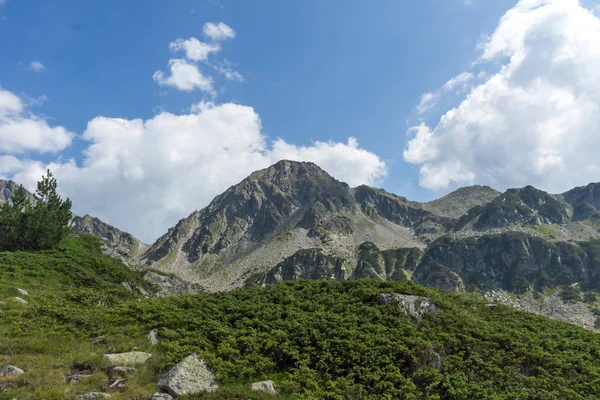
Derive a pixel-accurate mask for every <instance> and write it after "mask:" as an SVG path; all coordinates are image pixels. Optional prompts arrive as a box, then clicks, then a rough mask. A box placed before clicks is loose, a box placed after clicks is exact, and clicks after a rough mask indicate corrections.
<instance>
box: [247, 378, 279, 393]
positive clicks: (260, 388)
mask: <svg viewBox="0 0 600 400" xmlns="http://www.w3.org/2000/svg"><path fill="white" fill-rule="evenodd" d="M250 390H253V391H255V392H265V393H269V394H277V390H275V385H274V384H273V381H261V382H254V383H253V384H252V385H250Z"/></svg>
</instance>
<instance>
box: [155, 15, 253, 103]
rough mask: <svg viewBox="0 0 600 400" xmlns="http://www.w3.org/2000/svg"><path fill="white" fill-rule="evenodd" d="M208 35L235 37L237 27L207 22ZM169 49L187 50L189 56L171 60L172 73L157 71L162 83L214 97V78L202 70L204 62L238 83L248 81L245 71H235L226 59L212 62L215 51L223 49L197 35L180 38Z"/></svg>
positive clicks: (156, 74) (206, 32)
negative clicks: (211, 58) (196, 36)
mask: <svg viewBox="0 0 600 400" xmlns="http://www.w3.org/2000/svg"><path fill="white" fill-rule="evenodd" d="M204 34H205V35H207V36H208V37H210V38H211V39H212V40H213V41H215V42H217V41H221V40H224V39H232V38H234V37H235V32H234V30H233V29H231V28H230V27H229V26H227V25H225V24H224V23H222V22H219V23H218V24H215V23H212V22H209V23H207V24H205V25H204ZM169 48H170V49H171V50H172V51H175V52H180V51H181V52H184V53H185V59H181V58H173V59H171V60H169V68H170V70H171V71H170V72H171V73H170V75H168V74H165V73H164V72H163V71H156V72H154V74H153V75H152V78H153V79H154V81H155V82H157V83H158V84H159V85H161V86H171V87H174V88H176V89H179V90H183V91H192V90H201V91H204V92H207V93H210V94H211V95H213V96H214V95H216V92H215V90H214V89H213V79H212V78H211V77H208V76H206V75H205V74H203V73H202V72H201V71H200V68H199V67H200V63H203V64H204V65H208V66H209V67H212V68H213V69H214V70H216V71H217V72H218V73H220V74H221V75H223V76H225V78H227V79H228V80H232V81H238V82H242V81H243V80H244V77H243V76H242V74H240V73H239V72H237V71H235V70H233V69H232V68H231V66H230V63H229V61H227V60H226V59H225V60H222V61H217V62H209V61H208V58H209V56H210V55H211V54H216V53H218V52H219V51H221V46H220V45H219V44H218V43H204V42H202V41H200V40H198V39H196V38H195V37H190V38H188V39H181V38H179V39H176V40H175V41H173V42H171V43H169Z"/></svg>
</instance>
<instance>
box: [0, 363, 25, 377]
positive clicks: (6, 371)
mask: <svg viewBox="0 0 600 400" xmlns="http://www.w3.org/2000/svg"><path fill="white" fill-rule="evenodd" d="M24 373H25V372H24V371H23V370H22V369H21V368H17V367H15V366H14V365H5V366H4V367H2V369H0V377H12V376H19V375H23V374H24Z"/></svg>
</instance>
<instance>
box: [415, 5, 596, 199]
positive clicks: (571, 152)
mask: <svg viewBox="0 0 600 400" xmlns="http://www.w3.org/2000/svg"><path fill="white" fill-rule="evenodd" d="M598 43H600V19H599V18H598V17H596V16H595V15H594V14H593V13H592V12H591V11H590V10H587V9H585V8H584V7H582V6H581V5H580V4H579V2H578V1H577V0H521V1H520V2H519V3H518V4H517V5H516V6H515V7H514V8H512V9H511V10H509V11H508V12H507V13H506V14H505V15H504V16H503V17H502V19H501V20H500V23H499V25H498V27H497V28H496V30H495V32H494V33H493V34H492V35H491V36H490V37H489V38H488V39H487V40H486V42H485V43H483V46H482V49H481V50H482V52H481V56H480V58H479V60H477V66H478V67H487V68H488V69H489V70H490V71H488V73H487V74H486V75H482V76H481V75H480V76H478V80H477V83H476V85H475V86H474V87H472V88H470V91H469V93H468V94H467V95H466V96H465V97H464V99H463V100H462V102H461V103H460V104H459V105H458V106H457V107H455V108H452V109H450V110H448V111H447V112H446V113H445V114H444V115H443V116H442V117H441V119H440V120H439V123H438V124H437V126H436V127H435V128H433V129H431V128H429V127H427V126H425V125H422V126H419V127H415V128H414V129H413V131H414V132H416V135H415V137H414V138H413V139H412V140H411V141H409V143H408V144H407V147H406V149H405V151H404V159H405V160H406V161H407V162H410V163H412V164H416V165H420V184H421V185H422V186H424V187H427V188H430V189H434V190H449V189H452V188H455V187H457V186H461V185H465V184H473V183H478V184H488V185H491V186H495V187H497V188H499V189H504V188H507V187H520V186H524V185H527V184H533V185H536V186H538V187H541V188H543V189H545V190H549V191H552V192H562V191H564V190H567V189H569V188H571V187H573V186H576V185H582V184H586V183H588V182H590V181H597V180H598V179H599V177H600V162H598V160H599V159H600V68H598V65H600V46H598ZM498 65H499V68H497V67H498ZM492 69H496V72H494V71H493V70H492ZM459 76H460V75H459ZM471 79H472V78H471ZM471 79H469V80H471ZM451 81H452V80H451ZM451 81H449V82H451Z"/></svg>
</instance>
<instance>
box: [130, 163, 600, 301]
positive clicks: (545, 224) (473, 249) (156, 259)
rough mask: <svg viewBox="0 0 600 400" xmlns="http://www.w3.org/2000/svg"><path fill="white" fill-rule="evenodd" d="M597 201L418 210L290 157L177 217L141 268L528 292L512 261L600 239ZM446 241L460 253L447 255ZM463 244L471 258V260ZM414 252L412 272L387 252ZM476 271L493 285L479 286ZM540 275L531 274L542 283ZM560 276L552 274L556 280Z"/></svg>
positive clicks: (596, 193)
mask: <svg viewBox="0 0 600 400" xmlns="http://www.w3.org/2000/svg"><path fill="white" fill-rule="evenodd" d="M599 203H600V190H598V189H597V185H594V184H592V185H589V186H588V187H585V188H577V189H574V190H572V191H570V192H567V193H564V194H562V195H551V194H548V193H545V192H543V191H541V190H538V189H535V188H533V187H531V186H528V187H525V188H522V189H510V190H508V191H506V192H505V193H500V192H497V191H495V190H494V189H492V188H489V187H486V186H471V187H466V188H461V189H459V190H457V191H456V192H453V193H451V194H449V195H447V196H445V197H443V198H441V199H438V200H434V201H432V202H428V203H418V202H413V201H409V200H407V199H405V198H404V197H399V196H396V195H394V194H391V193H387V192H385V191H383V190H381V189H375V188H371V187H368V186H359V187H357V188H350V187H349V186H348V185H346V184H345V183H342V182H339V181H337V180H335V179H334V178H332V177H331V176H329V175H328V174H327V173H326V172H325V171H323V170H322V169H320V168H319V167H318V166H316V165H315V164H312V163H301V162H292V161H281V162H279V163H277V164H275V165H273V166H271V167H269V168H267V169H265V170H262V171H257V172H255V173H253V174H252V175H250V176H249V177H248V178H247V179H245V180H243V181H242V182H240V183H239V184H237V185H235V186H232V187H231V188H229V189H228V190H227V191H226V192H224V193H223V194H222V195H220V196H217V197H216V198H215V199H214V200H213V202H212V203H211V204H210V205H209V206H208V207H206V208H204V209H202V210H200V211H195V212H194V213H192V214H191V215H190V216H189V217H187V218H185V219H183V220H181V221H179V223H178V224H177V225H176V226H175V227H174V228H172V229H170V230H169V232H168V233H167V234H165V235H164V236H163V237H161V238H160V239H159V240H158V241H157V242H156V243H154V244H153V245H152V246H151V247H150V248H149V249H148V251H147V252H146V253H145V254H144V255H143V256H142V257H141V262H142V263H144V264H145V265H147V266H152V267H154V268H157V269H159V270H162V271H165V272H169V273H174V274H176V275H178V276H180V277H182V278H184V279H186V280H190V281H193V282H197V283H200V284H202V285H203V286H205V287H206V288H207V289H208V290H224V289H225V290H226V289H229V288H232V287H238V286H241V285H243V284H244V283H248V282H258V283H272V282H274V281H277V280H289V279H300V278H308V279H349V278H361V277H374V278H377V279H383V280H386V279H402V278H410V277H412V274H413V273H415V274H416V275H415V279H417V280H419V281H420V282H422V283H427V284H431V285H434V286H438V287H443V288H445V289H448V290H459V289H462V288H464V285H465V283H466V284H467V286H469V287H471V288H472V287H474V286H477V287H487V286H491V287H498V288H503V289H507V290H517V286H518V287H519V288H522V287H523V285H525V284H517V283H516V281H518V279H521V278H520V275H519V276H518V277H517V278H508V277H507V278H505V275H506V274H505V271H504V270H506V269H507V268H508V269H510V268H513V269H516V270H519V269H523V268H526V267H524V266H519V265H512V264H510V262H509V261H510V260H513V261H511V262H515V261H514V260H521V262H522V263H524V262H525V261H523V260H524V259H527V257H525V256H524V255H523V254H522V251H521V250H520V249H523V248H524V249H527V251H529V252H530V253H531V254H535V249H531V248H530V246H532V245H533V246H538V243H539V246H541V247H542V248H544V250H546V247H548V246H550V247H548V248H554V247H556V246H559V247H561V246H562V247H561V248H563V247H564V248H569V249H577V251H580V250H581V246H580V245H579V244H578V242H581V241H584V242H588V241H590V240H594V239H596V238H600V233H599V230H598V228H600V218H598V214H599V213H598V212H597V211H596V207H598V206H599ZM516 233H519V234H520V235H521V236H515V235H513V234H516ZM442 239H443V241H441V242H440V240H442ZM442 243H444V246H448V248H449V249H450V250H448V251H446V252H441V250H440V246H441V244H442ZM465 243H466V244H465ZM557 243H559V244H557ZM560 243H570V245H569V246H570V247H569V246H566V245H563V244H560ZM465 246H466V247H467V248H468V249H469V251H468V252H467V254H464V255H461V254H462V252H463V250H460V249H462V248H463V247H465ZM565 246H566V247H565ZM373 249H376V250H373ZM408 249H410V250H411V252H412V253H411V254H413V256H412V260H411V266H410V268H404V266H400V265H399V264H398V263H396V264H393V263H394V262H395V261H393V260H391V259H390V258H389V254H392V253H394V252H402V251H407V250H408ZM581 251H583V250H581ZM415 252H416V253H415ZM573 252H576V251H575V250H573ZM417 253H418V254H419V255H418V256H415V255H414V254H417ZM384 254H387V255H384ZM528 254H529V253H528ZM552 254H553V255H554V256H555V257H558V255H556V254H555V253H552ZM367 255H368V257H367ZM500 256H501V257H503V258H506V259H507V261H505V262H504V264H502V267H500V264H501V263H500V262H499V261H498V260H497V259H496V258H495V257H500ZM365 257H367V258H368V261H365ZM386 257H387V258H386ZM534 258H535V257H534ZM459 259H460V262H459ZM501 259H502V258H500V260H501ZM536 262H537V263H538V264H536V265H539V266H540V267H538V268H537V269H536V272H535V273H538V272H537V270H538V269H539V270H545V269H546V268H548V265H549V264H548V263H549V261H548V260H546V261H541V260H536ZM588 262H590V261H587V260H586V261H585V263H588ZM465 263H466V264H468V265H469V267H468V268H465V267H464V264H465ZM507 264H510V265H508V266H507ZM567 264H568V267H565V265H567ZM586 266H587V264H586ZM587 267H589V266H587ZM527 268H529V269H531V268H532V267H527ZM561 268H571V269H572V271H571V272H570V274H571V275H572V276H571V275H568V276H569V277H571V278H572V279H575V278H576V277H577V279H579V276H578V275H577V274H575V272H574V271H575V270H576V269H577V268H583V267H581V266H579V267H578V266H577V265H575V264H572V263H571V261H567V262H566V264H565V263H564V262H563V263H562V264H561V267H559V268H558V269H559V270H561V271H562V269H561ZM467 273H468V274H469V275H468V276H466V275H465V274H467ZM477 273H479V274H482V275H483V276H484V277H485V278H486V279H483V280H479V281H477V280H474V278H473V277H474V276H475V275H476V274H477ZM511 273H512V272H511ZM532 274H533V272H532V273H528V274H527V277H526V278H523V279H525V280H526V282H527V284H528V285H530V286H531V285H533V286H536V285H537V286H539V285H540V283H539V282H540V280H539V279H537V278H535V277H534V275H532ZM539 274H543V273H542V272H539ZM513 275H514V273H513ZM506 276H508V275H506ZM511 276H512V275H511ZM571 278H569V280H568V281H569V282H571V281H572V279H571ZM561 279H562V278H561ZM586 279H592V278H591V277H586ZM484 281H485V282H484ZM559 281H560V279H559V278H558V277H551V278H550V284H553V285H554V284H559V283H560V282H559ZM473 282H475V283H473ZM519 285H520V286H519Z"/></svg>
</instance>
